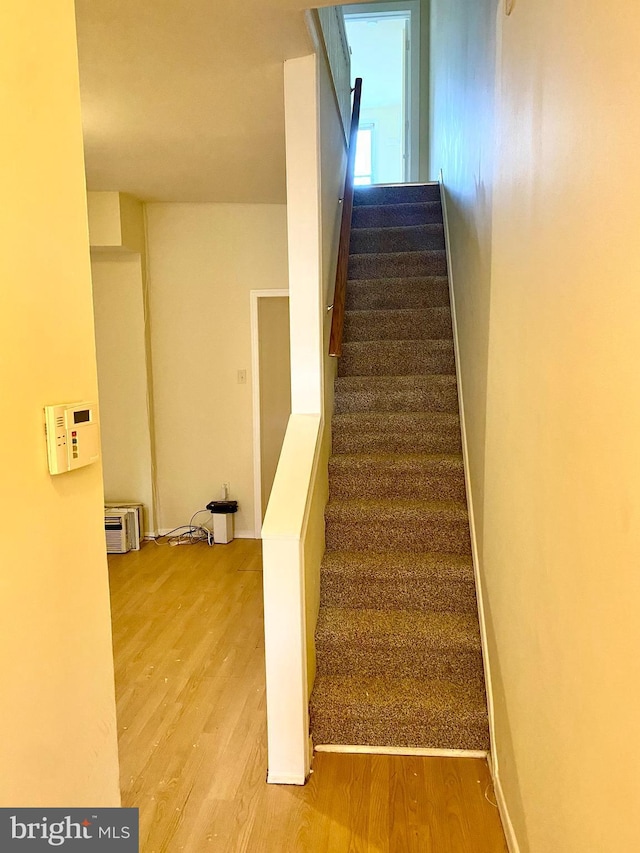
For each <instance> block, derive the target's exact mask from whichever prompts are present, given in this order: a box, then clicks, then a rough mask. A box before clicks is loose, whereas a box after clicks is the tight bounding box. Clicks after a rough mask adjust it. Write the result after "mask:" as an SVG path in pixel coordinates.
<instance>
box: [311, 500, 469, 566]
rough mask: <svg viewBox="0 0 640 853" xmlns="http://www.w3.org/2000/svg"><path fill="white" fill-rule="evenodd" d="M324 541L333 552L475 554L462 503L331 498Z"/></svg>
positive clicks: (328, 505)
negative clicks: (472, 550) (472, 552)
mask: <svg viewBox="0 0 640 853" xmlns="http://www.w3.org/2000/svg"><path fill="white" fill-rule="evenodd" d="M325 537H326V545H327V550H329V551H413V552H431V553H434V552H442V553H447V554H471V540H470V538H469V519H468V516H467V510H466V505H465V504H463V503H454V502H435V501H419V500H397V499H392V500H387V499H377V500H362V499H356V500H354V499H351V500H338V499H331V500H330V501H329V503H328V504H327V507H326V511H325Z"/></svg>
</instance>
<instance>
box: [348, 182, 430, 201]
mask: <svg viewBox="0 0 640 853" xmlns="http://www.w3.org/2000/svg"><path fill="white" fill-rule="evenodd" d="M425 201H440V185H439V184H437V183H428V184H392V185H387V186H375V185H373V186H369V187H356V189H355V191H354V194H353V203H354V205H357V206H359V205H366V204H376V205H380V204H385V205H386V204H411V203H415V202H425Z"/></svg>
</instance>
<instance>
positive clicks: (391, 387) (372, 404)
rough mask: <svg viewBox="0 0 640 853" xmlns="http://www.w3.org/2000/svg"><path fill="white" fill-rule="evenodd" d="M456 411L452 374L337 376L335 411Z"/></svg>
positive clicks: (454, 378)
mask: <svg viewBox="0 0 640 853" xmlns="http://www.w3.org/2000/svg"><path fill="white" fill-rule="evenodd" d="M425 411H431V412H451V413H457V412H458V390H457V385H456V377H455V376H393V377H386V376H339V377H338V378H337V379H336V381H335V397H334V412H336V413H337V414H341V413H342V412H425Z"/></svg>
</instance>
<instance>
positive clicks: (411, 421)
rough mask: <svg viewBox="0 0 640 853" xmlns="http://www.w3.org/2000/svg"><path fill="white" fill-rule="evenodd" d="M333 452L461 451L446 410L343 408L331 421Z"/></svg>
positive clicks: (454, 421) (455, 420)
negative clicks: (346, 410)
mask: <svg viewBox="0 0 640 853" xmlns="http://www.w3.org/2000/svg"><path fill="white" fill-rule="evenodd" d="M331 433H332V448H333V451H334V453H462V440H461V437H460V419H459V417H458V415H457V414H455V413H449V412H347V413H345V414H335V415H334V416H333V420H332V423H331Z"/></svg>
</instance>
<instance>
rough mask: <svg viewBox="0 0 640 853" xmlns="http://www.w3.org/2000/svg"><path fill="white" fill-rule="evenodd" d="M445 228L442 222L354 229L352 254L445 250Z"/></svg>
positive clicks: (352, 233) (351, 244) (351, 245)
mask: <svg viewBox="0 0 640 853" xmlns="http://www.w3.org/2000/svg"><path fill="white" fill-rule="evenodd" d="M444 247H445V246H444V226H443V224H442V223H441V222H430V223H428V224H425V225H401V226H389V227H386V228H354V229H352V231H351V243H350V246H349V252H350V254H354V255H357V254H367V253H372V252H379V253H382V254H384V253H386V252H420V251H423V250H428V249H444Z"/></svg>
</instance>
